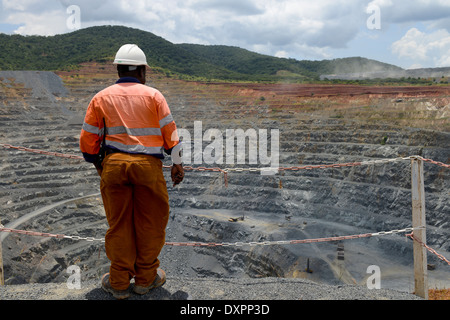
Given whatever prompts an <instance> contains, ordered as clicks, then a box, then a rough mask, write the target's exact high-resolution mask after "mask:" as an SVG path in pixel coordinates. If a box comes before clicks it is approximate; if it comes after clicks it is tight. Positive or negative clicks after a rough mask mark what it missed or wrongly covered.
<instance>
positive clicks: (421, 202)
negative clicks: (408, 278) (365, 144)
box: [411, 158, 428, 300]
mask: <svg viewBox="0 0 450 320" xmlns="http://www.w3.org/2000/svg"><path fill="white" fill-rule="evenodd" d="M423 177H424V174H423V161H422V160H421V159H418V158H411V196H412V227H413V228H418V227H423V228H422V229H418V230H414V236H415V237H416V238H417V240H419V241H421V242H422V243H423V244H426V240H427V238H426V229H425V225H426V221H425V184H424V178H423ZM413 242H414V245H413V246H414V247H413V249H414V285H415V294H416V295H418V296H419V297H422V298H424V299H426V300H428V274H427V251H426V248H425V247H424V246H423V245H422V244H421V243H420V242H418V241H413Z"/></svg>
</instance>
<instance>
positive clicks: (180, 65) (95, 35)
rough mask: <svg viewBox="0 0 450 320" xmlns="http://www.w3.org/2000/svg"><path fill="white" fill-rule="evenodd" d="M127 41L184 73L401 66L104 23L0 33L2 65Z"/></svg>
mask: <svg viewBox="0 0 450 320" xmlns="http://www.w3.org/2000/svg"><path fill="white" fill-rule="evenodd" d="M125 43H135V44H137V45H139V46H140V47H141V48H142V49H143V50H144V52H145V53H146V55H147V59H148V63H149V65H150V66H151V67H153V68H156V69H160V70H162V71H164V72H166V73H173V74H177V75H179V76H182V77H184V78H203V79H211V80H243V81H274V80H279V79H280V78H283V79H292V80H295V81H300V80H318V79H319V77H320V75H321V74H330V73H336V71H338V72H339V73H351V72H364V71H371V70H373V69H374V68H375V69H376V70H377V71H379V70H387V71H392V70H401V69H400V68H398V67H395V66H392V65H388V64H384V63H381V62H378V61H374V60H369V59H364V58H346V59H336V60H323V61H306V60H304V61H298V60H295V59H284V58H276V57H272V56H267V55H262V54H258V53H254V52H251V51H248V50H245V49H241V48H237V47H231V46H204V45H194V44H173V43H171V42H169V41H167V40H165V39H163V38H161V37H158V36H156V35H154V34H152V33H150V32H146V31H142V30H138V29H133V28H128V27H121V26H101V27H91V28H86V29H81V30H78V31H75V32H71V33H67V34H62V35H55V36H49V37H45V36H20V35H6V34H0V49H1V50H0V70H49V71H55V70H70V69H72V68H74V67H76V66H77V65H78V64H80V63H82V62H88V61H98V62H107V61H111V60H112V59H113V57H114V55H115V53H116V51H117V49H118V48H119V47H120V45H122V44H125Z"/></svg>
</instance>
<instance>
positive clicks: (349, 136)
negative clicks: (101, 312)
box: [0, 65, 450, 290]
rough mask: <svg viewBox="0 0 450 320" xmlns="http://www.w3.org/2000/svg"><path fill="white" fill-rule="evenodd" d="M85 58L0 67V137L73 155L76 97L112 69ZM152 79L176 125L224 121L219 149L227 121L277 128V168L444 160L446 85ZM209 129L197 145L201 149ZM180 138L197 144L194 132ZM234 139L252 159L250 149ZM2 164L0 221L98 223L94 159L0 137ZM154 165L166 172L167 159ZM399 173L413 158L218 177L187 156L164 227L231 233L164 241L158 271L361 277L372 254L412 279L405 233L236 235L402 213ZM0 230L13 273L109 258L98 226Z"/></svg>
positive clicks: (406, 285)
mask: <svg viewBox="0 0 450 320" xmlns="http://www.w3.org/2000/svg"><path fill="white" fill-rule="evenodd" d="M95 68H96V65H87V66H86V67H85V68H84V69H82V70H81V71H80V72H78V74H77V75H75V74H66V73H64V74H63V73H60V76H61V78H60V77H58V76H56V75H55V74H53V73H46V72H0V95H1V106H0V122H1V130H0V137H1V142H2V143H4V144H10V145H13V146H23V147H28V148H33V149H39V150H44V151H52V152H59V153H64V154H74V155H80V153H79V149H78V138H79V133H80V130H81V125H82V121H83V117H84V113H85V110H86V108H87V105H88V103H89V101H90V99H91V98H92V97H93V95H94V94H95V93H96V92H98V91H99V90H101V89H103V88H105V87H106V86H108V85H110V84H113V83H114V81H115V74H114V73H113V72H111V70H109V69H108V68H106V69H101V68H97V69H95ZM102 72H103V74H102ZM148 84H149V85H152V86H155V87H156V88H158V89H159V90H161V91H162V93H163V94H164V95H165V96H166V98H167V100H168V102H169V105H170V107H171V109H172V113H173V115H174V118H175V121H176V122H177V125H178V127H179V128H180V129H185V130H187V131H189V132H190V133H191V137H192V138H193V137H194V130H195V121H201V122H202V134H203V133H204V132H205V131H207V130H208V129H217V130H219V131H220V132H222V133H223V135H222V138H223V139H224V140H223V141H224V143H223V148H224V155H226V154H227V153H226V152H227V150H226V143H225V142H226V141H225V137H226V134H225V132H226V130H227V129H228V130H237V129H242V130H244V131H246V130H248V129H254V130H255V131H256V132H258V130H259V129H266V130H267V131H268V132H271V131H270V130H272V129H277V130H279V132H280V140H279V142H280V157H279V163H280V166H281V167H285V168H290V167H293V166H306V165H318V164H335V163H351V162H360V161H366V160H374V159H391V158H397V157H406V156H410V155H420V156H423V157H425V158H430V159H433V160H435V161H440V162H444V163H448V162H449V159H450V145H449V141H450V134H449V133H448V130H447V129H448V127H445V126H444V125H442V124H443V123H445V121H448V115H447V114H446V113H445V112H448V108H449V103H448V102H447V103H445V101H446V100H445V99H448V92H447V93H445V92H438V93H436V92H434V93H433V97H431V98H427V97H426V96H423V94H422V93H421V95H422V96H421V97H420V98H417V97H414V96H413V93H411V92H408V97H406V98H405V97H404V95H403V98H402V99H401V101H400V100H398V99H397V98H396V97H395V93H391V92H390V93H389V95H387V96H386V97H384V96H383V95H378V96H376V97H372V98H371V97H369V95H368V94H367V95H364V94H361V95H357V96H354V97H351V96H350V95H346V96H335V95H334V94H333V95H332V96H327V95H324V94H320V88H315V89H314V92H315V94H314V95H311V94H309V95H305V94H304V95H296V90H295V87H292V86H289V87H288V88H289V90H285V91H280V88H279V87H269V86H268V85H267V86H264V85H262V86H261V85H259V86H257V87H252V88H249V87H244V86H239V85H236V84H233V85H227V84H202V83H193V82H190V83H186V82H183V81H179V80H174V79H167V78H164V77H162V76H160V75H158V74H150V75H149V80H148ZM299 90H300V89H299ZM324 92H326V91H324ZM397 95H402V94H401V92H397ZM263 98H264V99H263ZM445 119H447V120H445ZM408 123H409V125H407V124H408ZM446 128H447V129H446ZM269 137H270V136H269ZM216 139H217V137H216ZM219 139H221V137H219ZM268 139H270V138H268ZM269 141H270V140H269ZM211 142H212V140H211V141H203V144H202V145H197V147H198V148H199V149H200V150H202V151H205V150H207V147H208V146H210V145H211ZM191 143H192V147H193V148H192V150H194V147H195V146H194V145H195V141H194V139H192V141H191ZM269 152H270V146H269ZM246 155H247V157H246V159H248V151H247V153H246ZM198 156H199V155H198V154H197V155H194V154H193V155H192V159H191V160H192V162H193V163H191V164H189V165H191V166H193V167H203V166H205V167H221V168H239V167H244V168H248V167H251V166H253V167H255V166H256V167H258V166H259V165H258V164H257V165H249V164H248V161H247V162H246V163H244V164H238V163H235V164H229V163H227V162H226V161H225V158H224V161H223V162H224V163H222V164H220V163H213V164H204V163H203V164H196V163H194V162H195V159H198ZM196 157H197V158H196ZM224 157H225V156H224ZM169 163H170V161H168V162H167V164H169ZM0 168H1V170H0V175H1V177H0V178H1V179H0V198H1V203H2V214H1V223H2V224H3V225H5V226H6V227H14V228H16V229H23V230H32V231H39V232H45V233H52V234H64V235H70V236H79V237H82V238H87V237H93V238H96V239H101V238H103V237H104V234H105V232H106V230H107V223H106V219H105V215H104V210H103V206H102V201H101V198H100V196H99V194H98V193H99V182H100V181H99V177H98V176H97V173H96V171H95V169H94V168H93V167H92V166H91V165H89V164H87V163H84V162H83V161H81V160H77V159H65V158H58V157H54V156H49V155H45V154H35V153H30V152H24V151H19V150H16V149H9V148H2V150H1V153H0ZM449 175H450V171H449V170H448V169H447V168H443V167H440V166H437V165H434V164H430V163H426V164H425V186H426V210H427V242H428V244H429V245H430V246H431V247H433V248H434V249H436V250H438V251H439V252H440V253H442V254H443V255H444V256H447V257H448V256H449V254H448V253H449V252H450V242H449V241H448V239H449V234H450V232H449V228H448V227H449V225H450V224H449V222H450V220H449V219H450V215H449V213H450V206H449V204H448V203H449V201H448V200H449V193H448V190H449V187H450V179H449ZM165 176H166V179H167V181H169V180H170V179H169V172H168V171H165ZM410 180H411V178H410V164H409V161H398V162H394V163H380V164H371V165H364V166H350V167H340V168H328V169H313V170H298V171H297V170H295V171H294V170H284V171H280V172H279V173H278V174H276V175H261V174H260V172H249V171H244V172H239V171H238V172H233V171H232V172H229V173H228V174H227V184H226V183H225V177H224V175H223V174H222V173H220V172H211V171H192V170H188V171H187V172H186V178H185V181H184V182H183V183H182V184H181V185H180V186H178V187H175V188H173V187H172V186H171V185H170V184H168V189H169V195H170V204H171V219H170V221H169V225H168V229H167V241H168V242H171V243H175V244H177V243H180V242H182V243H186V242H189V243H191V242H205V243H215V244H223V243H227V244H232V245H230V246H223V245H216V246H212V245H211V246H200V247H191V246H189V247H186V246H178V245H167V246H165V247H164V249H163V252H162V254H161V264H162V266H163V267H164V268H165V270H166V272H167V273H168V275H169V276H170V275H171V274H172V275H176V276H186V277H268V276H270V277H274V276H275V277H303V278H308V279H312V280H315V281H319V282H325V283H332V284H335V283H342V282H344V283H359V284H361V283H362V284H364V283H365V281H366V279H367V277H368V276H369V275H370V274H368V273H367V268H368V266H370V265H378V266H380V268H381V271H382V276H383V279H382V281H383V282H382V284H383V286H385V287H392V288H398V289H402V290H410V288H411V287H412V286H413V285H412V284H411V281H413V273H412V261H413V260H412V259H413V256H412V241H411V240H408V239H406V237H404V235H403V234H400V235H392V236H385V237H376V238H375V237H373V238H363V239H357V240H346V241H339V242H336V241H334V242H333V241H330V242H326V243H317V244H296V245H293V244H288V245H278V244H272V245H267V246H262V245H248V243H250V242H252V243H256V242H258V243H260V242H264V241H284V240H302V239H313V238H323V237H331V236H337V235H354V234H365V233H371V232H378V231H389V230H393V229H402V228H406V227H410V226H411V193H410V188H411V185H410V184H411V181H410ZM0 236H1V237H2V239H3V243H2V247H3V260H4V265H5V280H6V283H9V284H14V283H29V282H64V281H66V279H67V277H68V276H69V275H68V273H67V268H68V267H69V266H71V265H78V266H80V267H81V272H82V277H83V279H97V278H99V277H100V276H101V275H102V274H103V273H104V272H107V270H108V267H109V262H108V259H107V258H106V256H105V252H104V246H103V243H101V242H100V241H93V242H90V241H84V240H81V241H79V240H74V239H55V238H44V237H33V236H28V235H20V234H14V233H13V234H9V233H8V234H6V233H3V234H0ZM428 258H429V263H430V264H433V265H434V267H435V269H434V270H430V271H429V277H430V279H437V280H436V281H435V283H436V286H440V284H444V285H447V287H448V284H446V283H445V281H444V280H443V279H447V280H448V279H449V277H448V275H449V272H450V271H449V269H448V265H446V264H444V263H442V262H440V260H438V259H437V258H436V257H435V256H433V255H429V257H428Z"/></svg>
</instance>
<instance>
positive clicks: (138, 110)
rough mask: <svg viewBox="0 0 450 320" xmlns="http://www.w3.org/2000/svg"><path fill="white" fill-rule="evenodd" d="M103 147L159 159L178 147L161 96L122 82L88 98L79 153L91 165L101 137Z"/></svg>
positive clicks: (132, 81)
mask: <svg viewBox="0 0 450 320" xmlns="http://www.w3.org/2000/svg"><path fill="white" fill-rule="evenodd" d="M103 118H104V119H105V122H106V146H107V147H108V148H110V149H114V150H118V151H122V152H126V153H140V154H149V155H153V156H156V157H158V158H161V159H163V158H164V154H163V151H164V150H166V152H167V153H169V154H170V150H171V149H172V148H173V147H174V146H175V145H177V144H178V143H179V138H178V134H177V131H176V129H177V128H176V125H175V122H174V120H173V117H172V115H171V113H170V109H169V106H168V105H167V102H166V100H165V98H164V96H163V95H162V94H161V93H160V92H159V91H158V90H156V89H154V88H151V87H148V86H145V85H142V84H140V83H138V80H137V79H135V78H122V79H120V80H119V81H118V82H117V83H116V84H115V85H112V86H110V87H108V88H106V89H104V90H102V91H100V92H99V93H97V94H96V95H95V96H94V98H92V100H91V102H90V104H89V106H88V109H87V112H86V116H85V119H84V123H83V128H82V130H81V136H80V149H81V152H82V153H83V156H84V158H85V160H86V161H88V162H94V161H95V159H96V155H97V154H98V152H99V151H100V143H101V141H102V138H103V134H104V133H105V128H104V126H103Z"/></svg>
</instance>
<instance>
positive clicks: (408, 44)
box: [392, 28, 450, 67]
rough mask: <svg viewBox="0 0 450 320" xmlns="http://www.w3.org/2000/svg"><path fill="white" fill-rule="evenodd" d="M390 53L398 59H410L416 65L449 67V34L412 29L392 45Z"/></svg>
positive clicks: (445, 31) (442, 31)
mask: <svg viewBox="0 0 450 320" xmlns="http://www.w3.org/2000/svg"><path fill="white" fill-rule="evenodd" d="M392 52H393V53H394V54H396V55H397V56H398V57H399V58H407V59H412V60H414V61H416V63H425V64H428V65H430V64H431V65H432V66H434V67H449V66H450V33H449V32H448V31H447V30H444V29H441V30H437V31H434V32H431V33H425V32H422V31H420V30H418V29H417V28H412V29H410V30H408V32H407V33H406V34H405V35H404V36H403V37H402V38H401V39H400V40H398V41H396V42H394V43H393V44H392Z"/></svg>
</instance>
